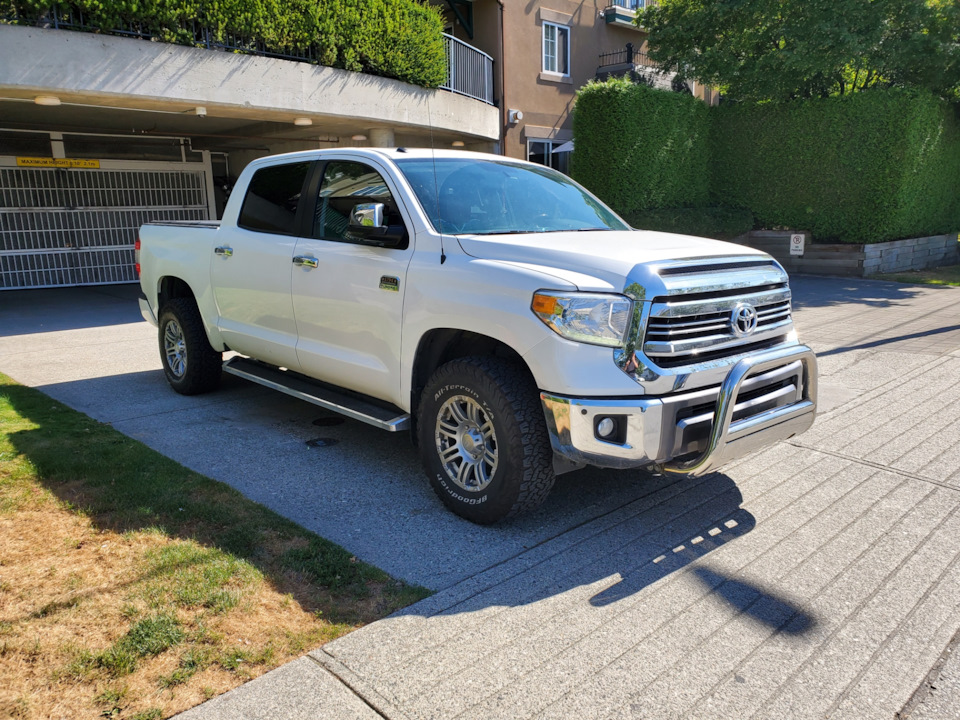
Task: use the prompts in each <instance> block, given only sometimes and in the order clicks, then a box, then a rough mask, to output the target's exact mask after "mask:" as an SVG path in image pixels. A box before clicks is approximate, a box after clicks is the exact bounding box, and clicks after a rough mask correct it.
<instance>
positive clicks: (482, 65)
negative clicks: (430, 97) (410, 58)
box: [440, 34, 493, 105]
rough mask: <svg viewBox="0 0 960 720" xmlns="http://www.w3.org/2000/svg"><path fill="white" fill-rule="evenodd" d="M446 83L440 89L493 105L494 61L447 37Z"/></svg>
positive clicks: (478, 51) (445, 48)
mask: <svg viewBox="0 0 960 720" xmlns="http://www.w3.org/2000/svg"><path fill="white" fill-rule="evenodd" d="M443 48H444V51H445V52H446V55H447V80H446V82H445V83H443V85H441V86H440V87H441V88H443V89H444V90H449V91H450V92H455V93H458V94H460V95H466V96H467V97H471V98H473V99H474V100H480V101H482V102H485V103H487V104H489V105H493V58H492V57H490V56H489V55H487V54H486V53H485V52H482V51H480V50H477V49H476V48H475V47H473V46H472V45H467V43H465V42H463V41H462V40H458V39H457V38H455V37H453V36H451V35H446V34H444V36H443Z"/></svg>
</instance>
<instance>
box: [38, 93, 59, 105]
mask: <svg viewBox="0 0 960 720" xmlns="http://www.w3.org/2000/svg"><path fill="white" fill-rule="evenodd" d="M33 101H34V102H35V103H36V104H37V105H49V106H50V107H55V106H57V105H59V104H60V98H58V97H57V96H56V95H37V96H36V97H35V98H34V99H33Z"/></svg>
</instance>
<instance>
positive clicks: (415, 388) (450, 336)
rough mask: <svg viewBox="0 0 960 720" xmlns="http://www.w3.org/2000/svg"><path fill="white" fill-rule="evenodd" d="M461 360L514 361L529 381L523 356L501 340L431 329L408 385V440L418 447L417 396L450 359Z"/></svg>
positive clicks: (418, 352)
mask: <svg viewBox="0 0 960 720" xmlns="http://www.w3.org/2000/svg"><path fill="white" fill-rule="evenodd" d="M464 357H500V358H504V359H506V360H510V361H512V362H515V363H516V364H517V365H518V366H520V367H521V368H523V370H524V372H526V373H527V374H528V375H529V376H530V378H531V379H533V377H534V376H533V372H532V371H531V369H530V367H529V365H527V362H526V361H525V360H524V359H523V357H522V356H521V355H520V353H518V352H517V351H516V350H514V349H513V348H512V347H510V346H509V345H507V344H506V343H505V342H503V341H502V340H498V339H497V338H494V337H490V336H489V335H484V334H482V333H478V332H474V331H472V330H463V329H457V328H434V329H433V330H429V331H428V332H426V333H424V334H423V335H422V336H421V338H420V341H419V343H418V344H417V349H416V352H415V353H414V359H413V368H412V374H411V383H410V417H411V419H412V421H413V422H412V423H411V432H410V437H411V440H412V441H413V443H414V445H416V444H417V438H418V432H417V422H416V418H417V413H418V411H419V406H420V395H421V394H422V393H423V389H424V388H425V387H426V385H427V381H428V380H429V379H430V376H431V375H433V373H434V372H435V371H436V370H437V368H439V367H440V366H441V365H444V364H446V363H448V362H450V361H451V360H457V359H459V358H464Z"/></svg>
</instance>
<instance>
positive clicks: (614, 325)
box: [531, 292, 633, 347]
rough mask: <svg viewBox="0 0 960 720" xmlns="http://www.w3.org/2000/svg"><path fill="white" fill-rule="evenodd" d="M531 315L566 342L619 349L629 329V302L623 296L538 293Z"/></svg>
mask: <svg viewBox="0 0 960 720" xmlns="http://www.w3.org/2000/svg"><path fill="white" fill-rule="evenodd" d="M531 307H532V309H533V312H534V314H536V316H537V317H538V318H540V319H541V320H543V322H545V323H546V324H547V325H549V326H550V327H551V328H553V330H554V331H555V332H556V333H557V334H558V335H562V336H563V337H565V338H567V339H569V340H576V341H577V342H583V343H590V344H591V345H606V346H608V347H619V346H621V345H623V343H624V340H625V338H626V335H627V330H628V329H629V327H630V318H631V311H632V309H633V301H631V300H630V299H629V298H625V297H624V296H623V295H601V294H600V293H550V292H538V293H536V294H534V296H533V305H532V306H531Z"/></svg>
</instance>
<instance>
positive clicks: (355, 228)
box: [346, 203, 407, 247]
mask: <svg viewBox="0 0 960 720" xmlns="http://www.w3.org/2000/svg"><path fill="white" fill-rule="evenodd" d="M385 215H386V208H385V207H384V204H383V203H361V204H359V205H354V206H353V210H351V211H350V227H349V228H348V229H347V233H346V236H347V238H348V239H350V240H353V241H355V242H359V243H362V244H364V245H375V246H377V247H397V246H398V245H400V244H403V243H405V241H406V240H407V229H406V228H405V227H404V226H403V225H385V224H384V223H385Z"/></svg>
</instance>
